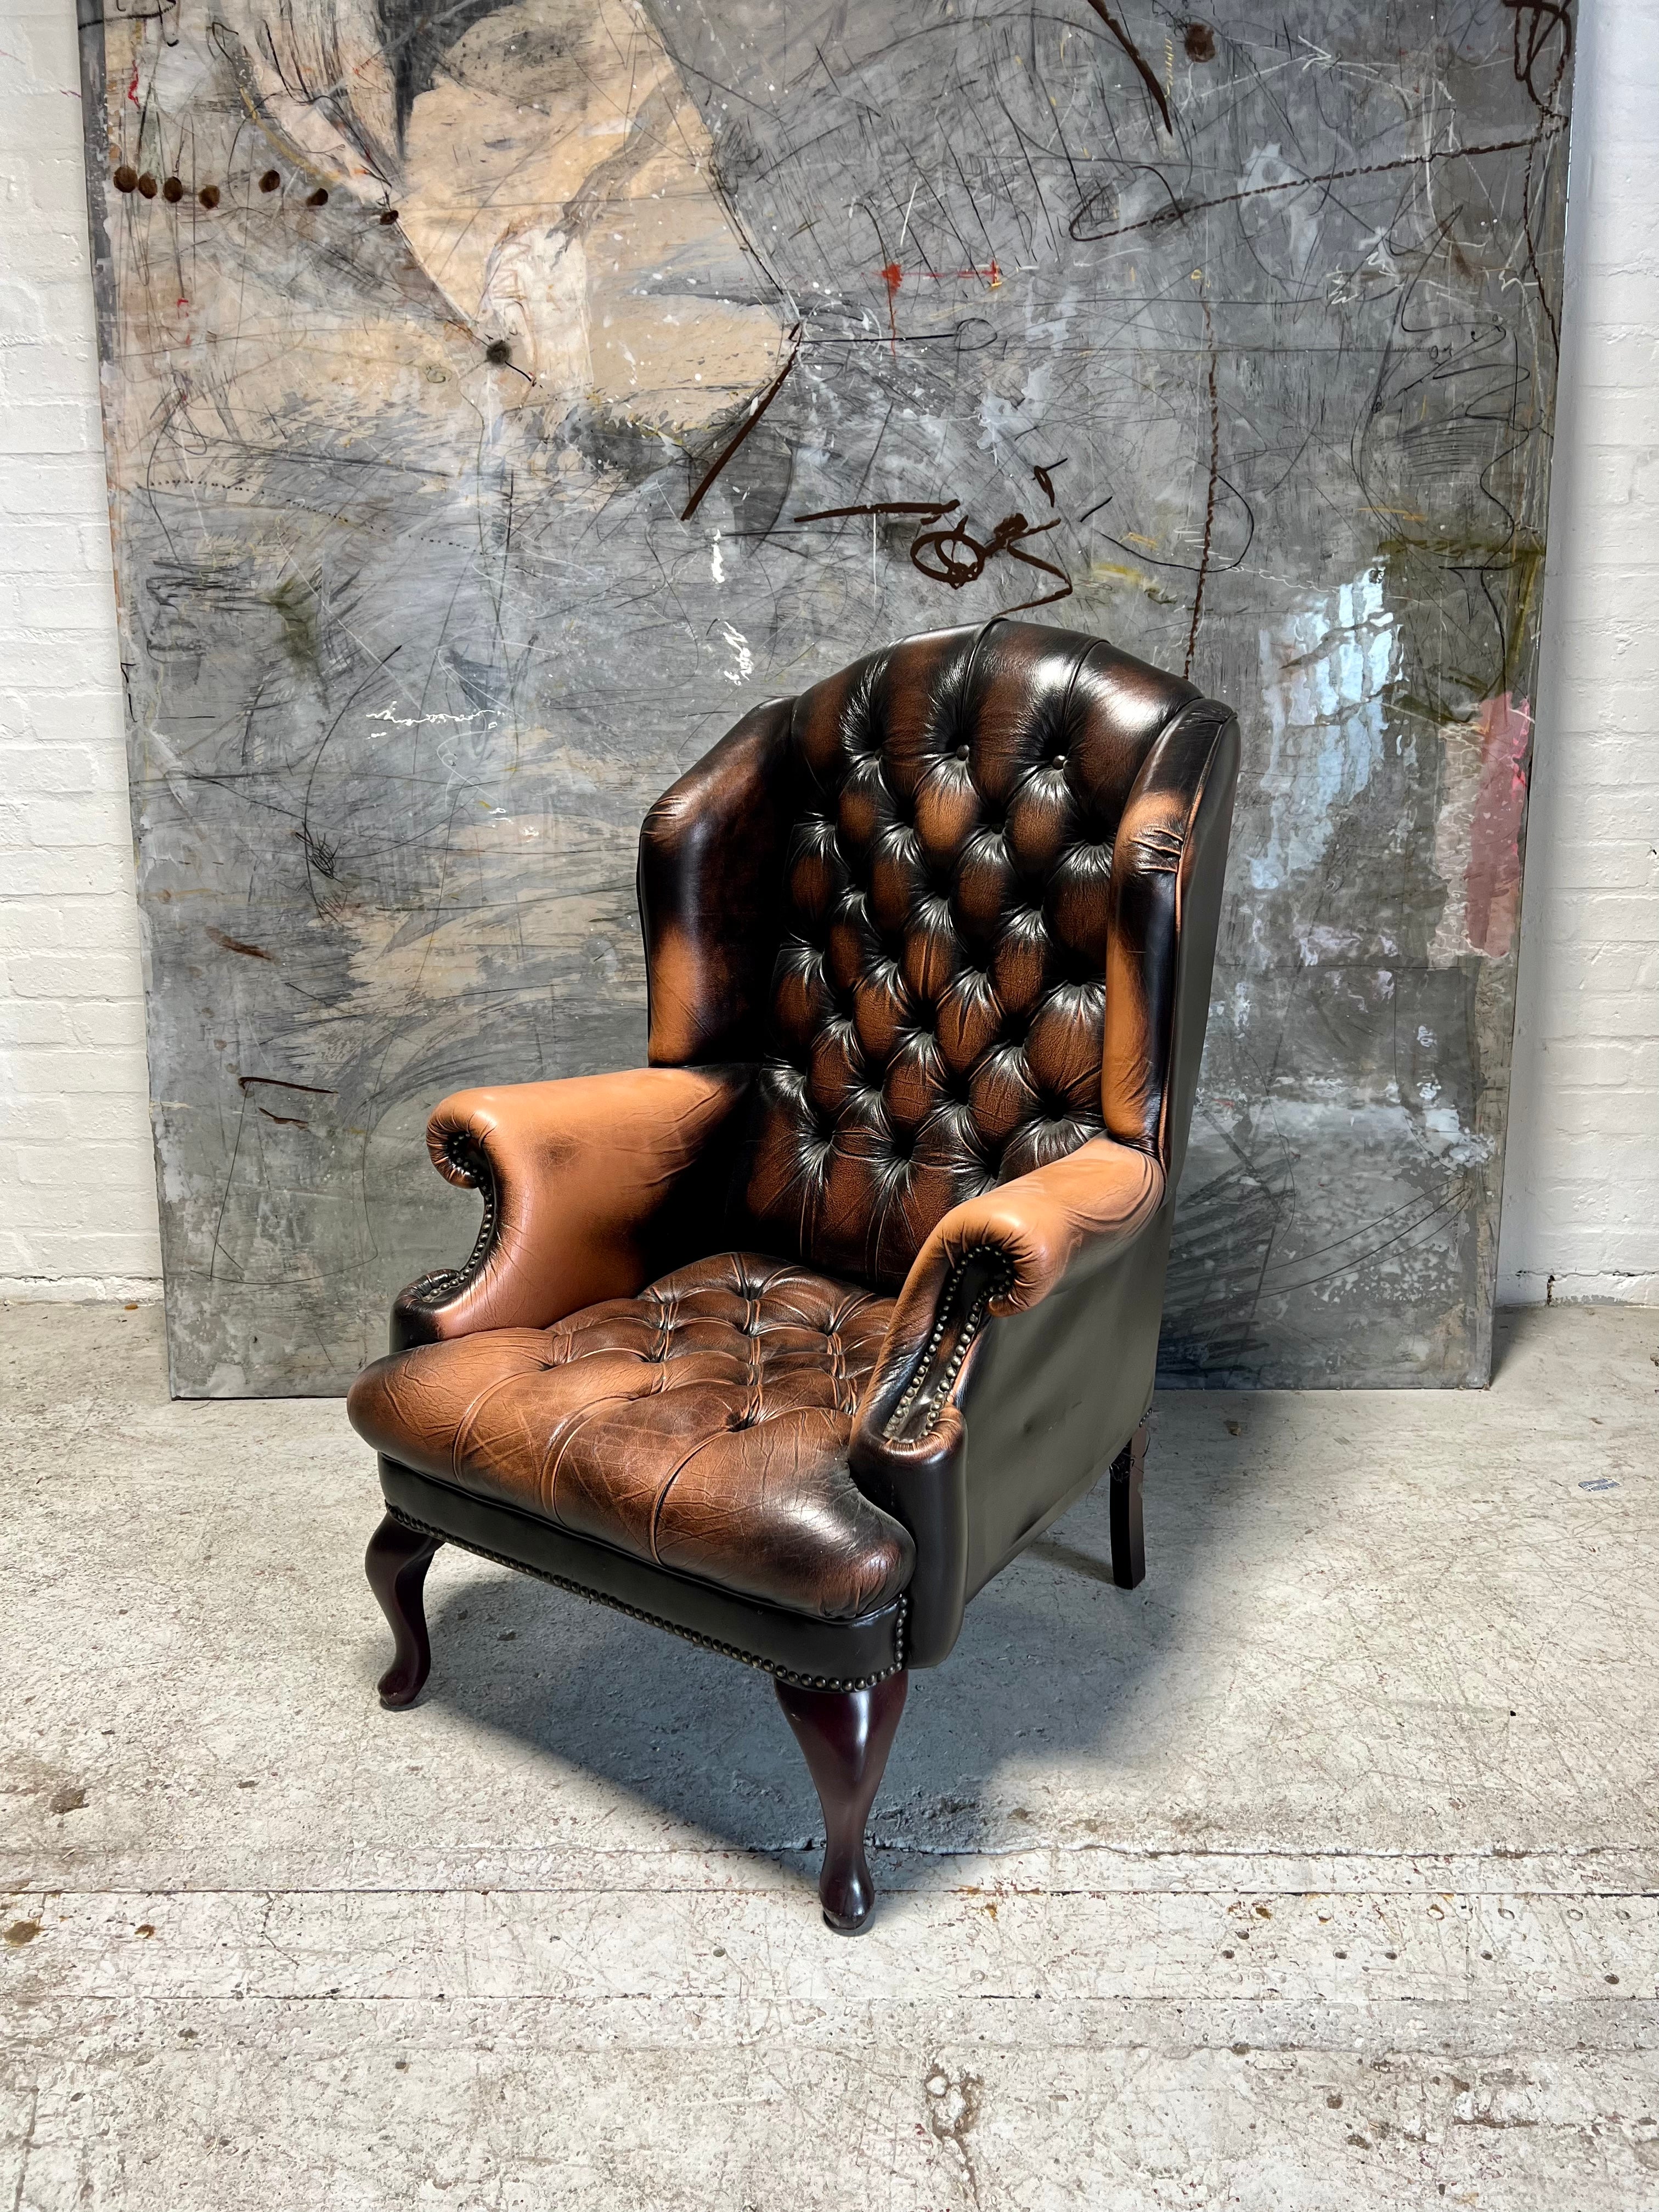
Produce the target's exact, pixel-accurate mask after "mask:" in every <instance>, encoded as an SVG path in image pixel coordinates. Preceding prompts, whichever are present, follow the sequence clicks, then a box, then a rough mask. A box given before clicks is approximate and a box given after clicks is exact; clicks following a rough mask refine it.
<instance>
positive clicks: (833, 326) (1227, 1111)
mask: <svg viewBox="0 0 1659 2212" xmlns="http://www.w3.org/2000/svg"><path fill="white" fill-rule="evenodd" d="M83 5H88V6H89V7H91V8H92V9H93V12H92V14H91V16H90V18H89V20H88V21H86V22H85V23H84V25H83V30H82V47H83V55H84V60H85V90H86V94H87V102H86V105H87V116H88V172H89V189H90V197H91V206H92V215H93V238H94V262H95V276H96V283H97V291H98V299H99V308H100V343H101V346H102V355H103V363H104V368H103V376H104V392H105V403H106V431H107V445H108V457H109V470H110V482H111V497H112V515H113V526H114V537H115V545H116V553H117V568H118V583H119V591H120V602H121V610H122V622H123V660H124V665H125V681H126V692H127V701H128V714H129V726H130V734H131V793H132V805H133V819H134V832H135V839H136V849H137V862H138V879H139V896H140V900H141V904H142V908H143V920H144V933H145V950H146V960H147V991H148V1004H149V1054H150V1073H151V1086H152V1092H153V1101H154V1107H153V1110H154V1120H155V1146H156V1155H157V1161H158V1175H159V1182H160V1189H161V1213H162V1225H163V1237H164V1256H165V1267H166V1277H167V1317H168V1334H169V1343H170V1347H171V1358H172V1371H173V1386H174V1388H175V1389H176V1390H178V1391H179V1392H181V1393H184V1394H187V1395H216V1394H230V1395H234V1394H241V1393H285V1392H315V1393H330V1392H337V1391H340V1390H343V1389H344V1387H345V1385H346V1383H348V1381H349V1378H350V1376H351V1375H352V1373H353V1372H354V1371H355V1370H356V1367H357V1365H358V1364H359V1363H360V1362H362V1360H364V1359H365V1358H368V1357H371V1356H373V1354H374V1352H377V1351H378V1350H379V1349H380V1347H381V1344H382V1340H383V1329H384V1318H385V1314H386V1307H387V1304H388V1301H389V1299H390V1297H391V1295H392V1292H393V1291H394V1290H395V1288H396V1287H397V1286H398V1285H399V1284H400V1283H402V1282H404V1280H406V1279H409V1278H410V1277H411V1276H413V1275H415V1274H416V1273H420V1272H421V1271H422V1270H423V1269H424V1268H426V1267H430V1266H434V1265H438V1264H443V1263H447V1262H449V1261H453V1259H454V1258H455V1257H456V1256H457V1255H459V1254H460V1253H464V1252H465V1249H466V1248H467V1246H468V1244H469V1243H470V1242H471V1231H472V1226H473V1223H472V1218H471V1207H470V1206H469V1203H468V1201H467V1200H466V1199H465V1195H464V1194H459V1193H455V1192H453V1191H450V1190H449V1189H448V1188H447V1187H446V1186H445V1185H443V1184H442V1183H441V1182H439V1181H438V1179H437V1178H436V1177H435V1176H433V1175H432V1174H431V1172H430V1170H429V1169H428V1165H427V1163H426V1160H425V1156H424V1151H423V1147H422V1141H421V1133H422V1125H423V1123H424V1121H425V1118H426V1115H427V1114H428V1110H429V1109H430V1108H431V1107H432V1106H433V1104H435V1102H436V1101H437V1100H438V1099H439V1098H440V1097H442V1096H443V1095H444V1094H445V1093H446V1092H447V1091H450V1090H452V1089H454V1088H456V1087H458V1086H460V1085H467V1084H471V1083H476V1082H480V1081H495V1082H502V1081H514V1080H521V1079H539V1078H544V1077H550V1076H559V1075H567V1074H576V1073H586V1072H588V1071H591V1070H594V1069H599V1068H607V1067H613V1066H629V1065H633V1064H636V1063H638V1062H639V1061H640V1060H641V1059H642V1058H643V1039H644V988H643V974H642V965H641V952H640V945H639V937H638V929H637V923H636V918H635V907H634V892H633V875H634V854H635V837H636V834H637V829H638V824H639V821H640V817H641V813H642V812H643V811H644V809H645V807H646V806H647V805H648V803H649V802H650V800H651V799H653V798H654V797H655V796H656V795H657V793H659V791H661V790H662V789H663V788H664V787H665V786H666V785H667V784H668V783H670V782H671V781H672V780H673V778H674V777H675V776H676V775H678V773H679V772H680V771H681V770H682V769H684V768H685V767H686V766H687V765H688V764H689V763H690V762H691V761H693V760H694V759H696V757H697V756H698V755H699V754H700V753H702V751H703V750H706V749H707V747H708V745H709V744H712V743H713V742H714V739H715V738H717V737H719V736H720V734H721V732H723V731H724V730H725V729H726V727H727V726H729V725H730V724H731V723H732V721H734V720H736V719H737V717H738V714H740V713H742V712H743V711H744V709H746V708H748V707H749V706H750V705H751V704H753V703H754V702H757V700H758V699H760V698H763V697H765V696H771V695H775V694H779V693H787V692H793V691H795V690H799V689H801V688H803V687H804V686H805V685H806V684H810V683H811V682H813V681H815V680H816V679H817V678H820V677H822V676H823V675H825V674H827V673H829V671H832V670H834V669H836V668H837V667H840V666H841V665H844V664H845V663H846V662H847V661H848V660H850V659H854V658H855V657H856V656H857V655H859V654H860V653H863V652H866V651H867V650H869V649H871V648H872V647H876V646H878V645H880V644H883V643H885V642H887V641H890V640H891V639H893V638H896V637H897V636H900V635H904V634H906V633H908V632H911V631H915V630H919V629H932V628H938V627H940V626H943V625H945V624H950V623H963V622H975V621H981V620H984V619H986V618H987V617H990V616H993V615H995V614H998V613H1000V612H1008V611H1014V610H1019V611H1022V612H1023V613H1024V614H1025V615H1026V616H1028V617H1030V618H1032V619H1036V620H1038V621H1043V622H1054V623H1060V624H1063V625H1068V626H1072V627H1075V628H1078V629H1087V630H1091V631H1095V632H1097V633H1100V634H1102V635H1105V636H1107V637H1109V638H1110V639H1112V640H1113V641H1115V643H1117V644H1119V645H1121V646H1122V647H1126V648H1127V649H1128V650H1129V651H1131V652H1133V653H1139V654H1140V655H1141V656H1143V657H1144V658H1146V659H1149V660H1152V661H1155V662H1157V663H1158V664H1159V665H1163V666H1164V667H1168V668H1173V669H1177V670H1182V671H1187V672H1188V674H1189V675H1190V676H1191V678H1192V679H1193V681H1194V683H1196V684H1200V685H1201V687H1202V688H1203V689H1204V690H1206V691H1207V692H1209V693H1211V694H1212V695H1215V696H1219V697H1222V698H1225V699H1226V700H1227V701H1229V702H1231V704H1233V705H1234V706H1235V707H1236V708H1237V711H1238V713H1239V715H1240V718H1241V722H1242V725H1243V736H1244V771H1243V781H1242V785H1241V792H1240V799H1239V806H1238V813H1237V823H1236V828H1235V832H1234V841H1233V854H1232V865H1231V874H1230V879H1229V896H1228V906H1227V910H1226V913H1225V917H1224V921H1223V925H1222V933H1221V943H1220V948H1219V953H1218V962H1217V969H1216V980H1215V988H1214V994H1213V1003H1212V1014H1211V1022H1210V1030H1209V1036H1208V1042H1207V1047H1206V1059H1205V1066H1204V1075H1203V1084H1202V1093H1201V1097H1200V1106H1199V1109H1198V1115H1197V1118H1196V1121H1195V1125H1194V1139H1193V1144H1192V1148H1191V1156H1190V1158H1189V1161H1188V1167H1187V1171H1186V1176H1185V1179H1184V1182H1183V1186H1182V1200H1181V1206H1180V1212H1179V1217H1178V1220H1177V1227H1176V1251H1175V1256H1174V1260H1173V1262H1172V1267H1171V1272H1170V1297H1169V1304H1168V1310H1167V1315H1166V1323H1165V1338H1164V1375H1165V1378H1166V1380H1168V1381H1170V1382H1172V1383H1180V1382H1188V1383H1231V1384H1249V1385H1287V1386H1294V1385H1304V1384H1351V1385H1355V1384H1377V1383H1480V1382H1482V1381H1483V1380H1484V1379H1485V1377H1486V1372H1487V1368H1488V1362H1489V1354H1490V1328H1491V1308H1492V1295H1493V1284H1494V1274H1495V1260H1496V1241H1497V1224H1498V1200H1499V1192H1500V1183H1501V1168H1502V1151H1503V1135H1504V1109H1505V1101H1506V1095H1507V1085H1508V1067H1509V1048H1510V1026H1511V1019H1512V1008H1513V1000H1514V979H1515V951H1516V921H1517V912H1518V902H1519V897H1520V887H1521V860H1522V842H1523V831H1524V808H1525V799H1526V788H1527V776H1528V763H1529V758H1530V749H1531V744H1532V736H1533V731H1532V702H1533V699H1534V696H1535V690H1536V685H1535V680H1534V678H1535V669H1536V654H1537V637H1538V619H1539V607H1540V599H1541V587H1542V577H1543V558H1544V535H1543V533H1544V522H1545V516H1546V511H1547V477H1548V465H1549V450H1550V428H1551V419H1552V409H1553V393H1554V384H1555V370H1556V354H1557V346H1558V341H1559V315H1560V302H1561V252H1562V232H1563V218H1564V206H1565V176H1566V157H1567V130H1568V111H1569V94H1570V88H1571V51H1572V32H1571V18H1570V15H1569V12H1568V9H1567V8H1566V7H1565V5H1558V4H1553V0H1453V4H1451V5H1447V4H1445V0H1371V3H1370V4H1365V5H1360V4H1358V0H1325V4H1322V5H1319V6H1314V5H1311V4H1309V0H1291V4H1290V5H1288V6H1285V7H1280V8H1276V9H1272V10H1266V11H1258V10H1255V9H1252V8H1251V7H1249V5H1247V4H1244V0H1237V4H1235V0H1227V4H1225V5H1224V6H1220V7H1218V8H1216V9H1211V10H1209V11H1207V12H1206V13H1205V14H1203V15H1184V14H1181V13H1179V12H1176V11H1175V10H1172V9H1170V8H1169V7H1167V6H1164V5H1162V4H1155V0H1112V4H1110V5H1109V4H1107V0H1042V5H1038V4H1036V0H1022V4H1018V5H1016V4H1009V0H790V4H787V5H786V4H785V3H784V0H720V4H718V5H717V4H714V0H452V4H448V5H447V6H444V7H437V6H435V5H430V4H428V0H123V4H115V0H106V4H105V5H104V7H103V8H102V9H101V11H100V10H99V9H97V8H96V7H95V6H94V0H83Z"/></svg>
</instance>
